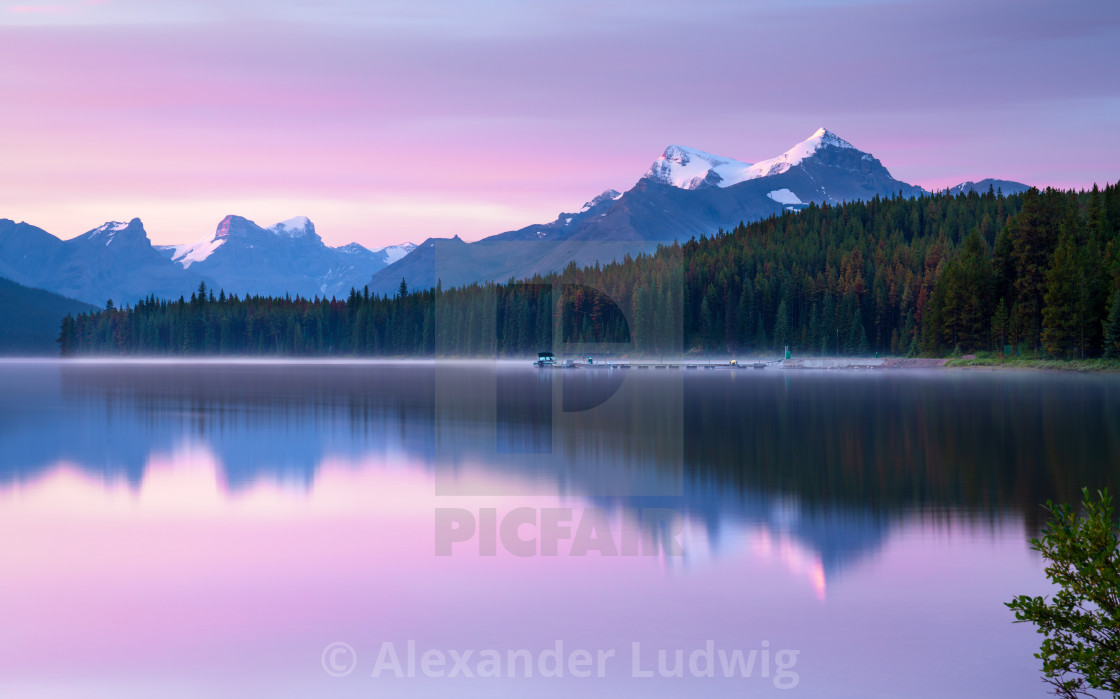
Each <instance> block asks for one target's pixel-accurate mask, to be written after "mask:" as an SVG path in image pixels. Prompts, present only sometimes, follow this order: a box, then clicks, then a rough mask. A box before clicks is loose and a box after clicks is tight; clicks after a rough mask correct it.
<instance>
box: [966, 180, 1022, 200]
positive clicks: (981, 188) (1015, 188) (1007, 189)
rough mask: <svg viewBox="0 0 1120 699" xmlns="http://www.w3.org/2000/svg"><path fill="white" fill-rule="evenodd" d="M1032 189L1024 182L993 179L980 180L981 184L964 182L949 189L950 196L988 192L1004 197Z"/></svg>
mask: <svg viewBox="0 0 1120 699" xmlns="http://www.w3.org/2000/svg"><path fill="white" fill-rule="evenodd" d="M1028 189H1030V185H1025V184H1023V183H1022V182H1012V181H1011V180H994V179H991V178H988V179H984V180H980V181H979V182H971V181H969V182H962V183H960V184H958V185H957V186H956V187H950V188H949V194H952V195H954V196H955V195H957V194H968V193H969V192H976V193H977V194H987V193H988V190H991V191H993V192H999V193H1001V194H1003V195H1004V196H1008V195H1011V194H1022V193H1023V192H1025V191H1027V190H1028Z"/></svg>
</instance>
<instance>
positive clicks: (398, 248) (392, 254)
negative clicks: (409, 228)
mask: <svg viewBox="0 0 1120 699" xmlns="http://www.w3.org/2000/svg"><path fill="white" fill-rule="evenodd" d="M415 249H416V246H415V245H413V244H412V243H400V244H399V245H390V246H388V247H384V248H381V249H380V250H378V251H377V252H383V253H385V264H389V265H391V264H393V263H394V262H396V261H397V260H399V259H401V258H402V257H404V256H405V255H407V254H408V253H410V252H412V251H413V250H415Z"/></svg>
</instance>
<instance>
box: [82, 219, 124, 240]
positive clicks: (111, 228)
mask: <svg viewBox="0 0 1120 699" xmlns="http://www.w3.org/2000/svg"><path fill="white" fill-rule="evenodd" d="M128 226H129V224H127V223H121V222H120V221H106V222H105V223H103V224H101V225H100V226H98V227H97V228H94V229H93V230H92V231H90V232H89V233H87V234H86V235H88V236H89V237H90V238H98V239H100V238H101V237H102V236H104V237H105V244H106V245H108V244H109V243H112V242H113V239H114V238H116V234H117V233H119V232H121V231H123V230H124V229H126V228H128Z"/></svg>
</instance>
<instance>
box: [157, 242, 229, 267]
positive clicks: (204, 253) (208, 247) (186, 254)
mask: <svg viewBox="0 0 1120 699" xmlns="http://www.w3.org/2000/svg"><path fill="white" fill-rule="evenodd" d="M226 240H228V238H225V237H219V236H218V235H217V234H215V235H213V236H211V237H209V238H204V239H202V240H196V241H195V242H193V243H186V244H185V245H174V246H170V247H171V249H172V253H171V261H172V262H175V263H178V264H179V265H182V267H183V269H187V268H189V267H190V266H191V265H192V264H194V263H195V262H202V261H203V260H205V259H206V258H207V257H210V256H211V255H213V254H214V251H215V250H217V249H218V248H220V247H222V244H223V243H225V242H226Z"/></svg>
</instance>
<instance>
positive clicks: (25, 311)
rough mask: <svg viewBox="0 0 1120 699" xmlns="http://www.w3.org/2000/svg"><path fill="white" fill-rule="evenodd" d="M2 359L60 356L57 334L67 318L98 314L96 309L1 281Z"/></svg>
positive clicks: (0, 334) (45, 292)
mask: <svg viewBox="0 0 1120 699" xmlns="http://www.w3.org/2000/svg"><path fill="white" fill-rule="evenodd" d="M0 308H4V309H5V311H4V322H3V323H0V355H8V356H12V355H16V356H24V357H28V356H58V349H59V347H58V342H57V338H58V333H59V326H60V325H61V323H62V319H63V318H64V317H66V315H68V314H69V315H77V314H79V313H88V312H90V311H95V310H97V308H95V307H94V306H92V305H90V304H87V303H82V302H81V301H75V300H74V299H68V298H65V297H62V296H59V295H58V294H52V293H51V292H49V291H44V290H43V289H32V288H29V287H26V286H23V285H22V284H17V283H15V282H13V281H10V280H8V279H0Z"/></svg>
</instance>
